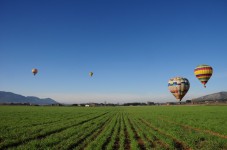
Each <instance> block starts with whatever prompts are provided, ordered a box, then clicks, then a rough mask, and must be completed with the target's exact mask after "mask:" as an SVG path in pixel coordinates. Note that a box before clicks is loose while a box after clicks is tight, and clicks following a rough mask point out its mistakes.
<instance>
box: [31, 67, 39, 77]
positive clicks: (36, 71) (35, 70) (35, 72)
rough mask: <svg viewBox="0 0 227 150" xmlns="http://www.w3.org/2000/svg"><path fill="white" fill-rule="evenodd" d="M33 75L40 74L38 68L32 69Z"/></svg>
mask: <svg viewBox="0 0 227 150" xmlns="http://www.w3.org/2000/svg"><path fill="white" fill-rule="evenodd" d="M32 73H33V74H34V76H35V75H36V74H37V73H38V69H36V68H33V69H32Z"/></svg>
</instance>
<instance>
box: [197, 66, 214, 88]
mask: <svg viewBox="0 0 227 150" xmlns="http://www.w3.org/2000/svg"><path fill="white" fill-rule="evenodd" d="M194 74H195V76H196V78H198V79H199V81H200V82H201V83H202V84H203V85H204V87H205V88H206V84H207V82H208V80H209V79H210V77H211V76H212V74H213V68H212V67H211V66H209V65H199V66H197V67H196V68H195V70H194Z"/></svg>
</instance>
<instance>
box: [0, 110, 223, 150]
mask: <svg viewBox="0 0 227 150" xmlns="http://www.w3.org/2000/svg"><path fill="white" fill-rule="evenodd" d="M0 122H1V123H0V149H61V150H62V149H97V150H101V149H121V150H123V149H204V150H209V149H211V150H216V149H227V106H144V107H138V106H137V107H89V108H85V107H41V106H39V107H37V106H0Z"/></svg>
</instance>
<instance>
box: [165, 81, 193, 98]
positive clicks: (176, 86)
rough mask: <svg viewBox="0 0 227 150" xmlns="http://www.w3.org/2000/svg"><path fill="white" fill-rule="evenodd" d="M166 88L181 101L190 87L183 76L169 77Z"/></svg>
mask: <svg viewBox="0 0 227 150" xmlns="http://www.w3.org/2000/svg"><path fill="white" fill-rule="evenodd" d="M168 88H169V90H170V92H171V93H172V94H173V95H174V96H175V97H176V99H177V100H179V101H181V100H182V98H183V97H184V96H185V95H186V93H187V92H188V90H189V88H190V83H189V81H188V79H186V78H183V77H175V78H171V79H170V80H169V82H168Z"/></svg>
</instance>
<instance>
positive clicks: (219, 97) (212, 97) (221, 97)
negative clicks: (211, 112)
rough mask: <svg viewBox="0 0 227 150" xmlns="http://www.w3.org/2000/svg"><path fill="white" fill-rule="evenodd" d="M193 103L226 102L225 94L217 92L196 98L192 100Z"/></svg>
mask: <svg viewBox="0 0 227 150" xmlns="http://www.w3.org/2000/svg"><path fill="white" fill-rule="evenodd" d="M192 101H195V102H202V101H227V92H218V93H213V94H209V95H205V96H202V97H198V98H195V99H192Z"/></svg>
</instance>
